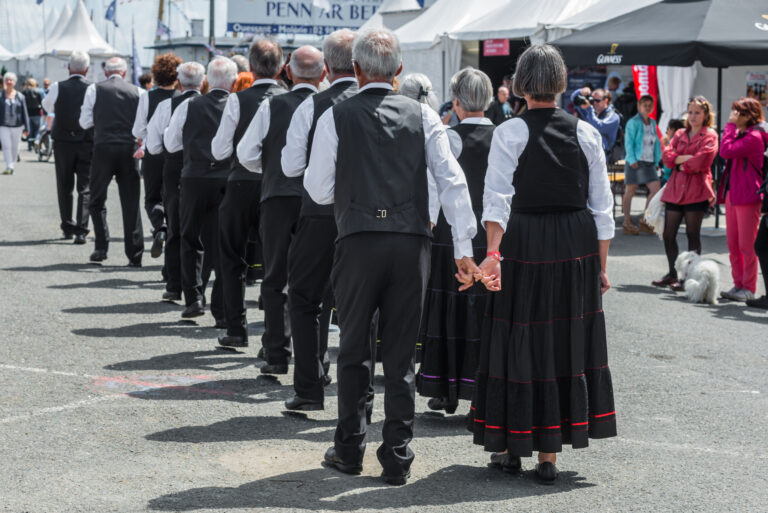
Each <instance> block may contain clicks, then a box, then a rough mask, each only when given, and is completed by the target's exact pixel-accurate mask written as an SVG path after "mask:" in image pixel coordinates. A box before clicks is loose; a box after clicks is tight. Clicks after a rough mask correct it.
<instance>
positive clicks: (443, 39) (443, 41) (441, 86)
mask: <svg viewBox="0 0 768 513" xmlns="http://www.w3.org/2000/svg"><path fill="white" fill-rule="evenodd" d="M441 39H442V43H443V44H442V47H443V74H442V77H443V78H442V81H441V82H442V83H441V84H440V88H441V89H442V91H441V92H442V94H443V97H442V98H441V100H440V101H441V102H444V101H445V40H446V36H445V35H443V37H442V38H441Z"/></svg>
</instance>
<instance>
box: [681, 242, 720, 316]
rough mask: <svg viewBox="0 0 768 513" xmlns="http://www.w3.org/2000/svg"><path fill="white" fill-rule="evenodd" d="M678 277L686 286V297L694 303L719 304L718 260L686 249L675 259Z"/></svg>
mask: <svg viewBox="0 0 768 513" xmlns="http://www.w3.org/2000/svg"><path fill="white" fill-rule="evenodd" d="M675 269H676V270H677V279H678V280H680V283H682V284H683V285H684V286H685V297H687V298H688V300H689V301H693V302H694V303H709V304H710V305H716V304H717V296H718V295H719V294H720V268H719V267H718V266H717V262H715V261H714V260H709V259H706V258H701V256H699V255H698V254H697V253H696V252H694V251H684V252H682V253H680V255H679V256H678V257H677V260H675Z"/></svg>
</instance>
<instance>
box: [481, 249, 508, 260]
mask: <svg viewBox="0 0 768 513" xmlns="http://www.w3.org/2000/svg"><path fill="white" fill-rule="evenodd" d="M485 256H487V257H491V258H493V259H494V260H498V261H499V262H501V261H502V260H504V257H503V256H501V253H499V252H498V251H489V252H488V253H486V254H485Z"/></svg>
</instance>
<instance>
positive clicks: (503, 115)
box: [485, 86, 512, 126]
mask: <svg viewBox="0 0 768 513" xmlns="http://www.w3.org/2000/svg"><path fill="white" fill-rule="evenodd" d="M508 101H509V89H508V88H506V87H504V86H501V87H499V90H498V91H497V92H496V98H494V100H493V103H491V106H490V107H489V108H488V110H486V111H485V117H487V118H488V119H490V120H491V121H492V122H493V124H494V125H497V126H498V125H500V124H502V123H504V122H505V121H506V120H508V119H509V118H511V117H512V106H511V105H510V104H509V103H508Z"/></svg>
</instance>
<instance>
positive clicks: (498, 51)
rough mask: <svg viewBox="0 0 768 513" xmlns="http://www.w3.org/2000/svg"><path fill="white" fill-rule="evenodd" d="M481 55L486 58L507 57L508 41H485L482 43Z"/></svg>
mask: <svg viewBox="0 0 768 513" xmlns="http://www.w3.org/2000/svg"><path fill="white" fill-rule="evenodd" d="M483 55H484V56H486V57H504V56H507V55H509V39H486V40H485V41H483Z"/></svg>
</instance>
